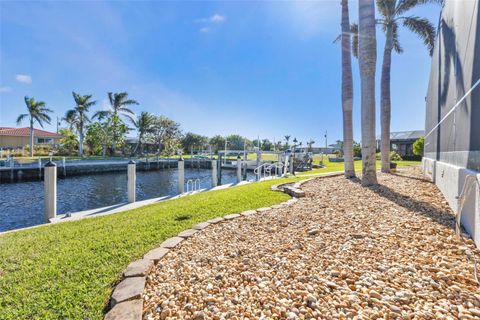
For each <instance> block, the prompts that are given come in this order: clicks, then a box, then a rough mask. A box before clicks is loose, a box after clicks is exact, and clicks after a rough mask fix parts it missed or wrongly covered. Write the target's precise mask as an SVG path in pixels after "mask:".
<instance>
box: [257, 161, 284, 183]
mask: <svg viewBox="0 0 480 320" xmlns="http://www.w3.org/2000/svg"><path fill="white" fill-rule="evenodd" d="M283 165H284V164H283V163H282V162H275V163H264V164H261V165H259V166H258V167H256V168H255V170H253V173H254V174H255V176H256V177H257V181H258V180H261V179H267V178H271V177H272V171H274V174H273V175H274V176H278V173H279V171H280V175H282V174H283V172H282V171H283Z"/></svg>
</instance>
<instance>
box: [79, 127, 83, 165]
mask: <svg viewBox="0 0 480 320" xmlns="http://www.w3.org/2000/svg"><path fill="white" fill-rule="evenodd" d="M79 129H80V132H79V137H80V141H79V146H78V153H79V154H80V157H83V122H80V126H79Z"/></svg>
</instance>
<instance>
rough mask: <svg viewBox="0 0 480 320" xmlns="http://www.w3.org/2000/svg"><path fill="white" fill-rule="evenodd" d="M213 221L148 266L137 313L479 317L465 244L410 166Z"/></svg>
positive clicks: (327, 182)
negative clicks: (370, 182)
mask: <svg viewBox="0 0 480 320" xmlns="http://www.w3.org/2000/svg"><path fill="white" fill-rule="evenodd" d="M379 182H380V184H381V185H380V186H378V187H375V188H371V189H366V188H363V187H361V185H360V184H359V182H358V181H349V180H346V179H344V178H343V177H333V178H322V179H316V180H313V181H310V182H308V183H306V184H304V185H303V186H302V189H303V190H304V191H305V192H306V197H305V198H303V199H301V200H299V201H298V202H297V203H296V204H294V205H292V206H286V207H282V208H275V209H271V210H269V211H266V212H262V213H256V214H252V215H248V216H242V217H239V218H236V219H233V220H230V221H224V222H221V223H218V224H214V225H210V226H208V227H207V228H205V229H204V230H202V231H200V232H198V233H196V234H195V235H193V236H192V237H190V238H188V239H186V240H185V241H183V242H182V243H181V244H180V245H178V246H177V247H175V248H174V249H172V250H171V251H170V252H169V253H168V254H167V255H166V256H165V257H164V258H163V259H162V260H160V261H159V263H158V264H157V265H156V266H155V267H154V268H153V269H152V271H151V273H150V275H149V276H148V277H147V283H146V286H145V291H144V315H143V317H144V319H195V320H201V319H237V320H240V319H480V290H479V289H478V286H477V283H476V281H475V279H474V277H473V271H474V270H473V263H472V261H471V260H470V259H469V258H468V257H467V254H470V255H475V256H476V257H477V259H479V260H480V255H479V251H478V250H477V249H475V247H474V245H473V241H471V240H469V241H467V242H466V243H465V242H464V241H462V240H460V239H459V238H457V237H456V236H455V231H454V218H453V214H452V212H451V210H450V209H449V208H448V206H447V203H446V201H445V200H444V198H443V197H442V195H441V193H440V192H439V191H438V189H437V188H436V187H435V185H433V184H432V183H429V182H426V181H423V180H422V179H421V175H420V172H419V170H418V169H408V170H406V171H401V172H399V173H398V174H397V175H380V176H379Z"/></svg>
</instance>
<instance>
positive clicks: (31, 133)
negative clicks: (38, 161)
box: [30, 119, 33, 157]
mask: <svg viewBox="0 0 480 320" xmlns="http://www.w3.org/2000/svg"><path fill="white" fill-rule="evenodd" d="M30 157H33V119H30Z"/></svg>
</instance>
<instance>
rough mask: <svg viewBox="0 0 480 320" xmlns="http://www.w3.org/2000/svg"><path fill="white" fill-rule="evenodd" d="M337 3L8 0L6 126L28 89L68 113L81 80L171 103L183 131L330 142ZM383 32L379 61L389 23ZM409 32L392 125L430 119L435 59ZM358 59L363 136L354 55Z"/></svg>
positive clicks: (336, 112) (398, 60) (1, 38)
mask: <svg viewBox="0 0 480 320" xmlns="http://www.w3.org/2000/svg"><path fill="white" fill-rule="evenodd" d="M356 3H357V2H356V1H351V8H350V9H351V12H350V16H351V20H352V21H356V20H357V15H358V9H357V5H356ZM340 8H341V7H340V1H339V0H336V1H330V0H321V1H295V2H294V1H284V2H280V1H278V2H275V1H269V2H260V1H259V2H255V1H245V2H240V1H239V2H226V1H225V2H197V1H186V2H179V1H178V2H174V1H168V2H147V1H110V2H96V1H78V2H69V1H52V2H42V1H35V2H27V1H18V2H13V1H11V2H8V1H2V2H0V126H14V125H15V119H16V117H17V116H18V114H20V113H23V112H24V110H25V106H24V102H23V97H24V96H25V95H28V96H34V97H35V98H36V99H38V100H42V101H45V102H46V103H47V106H49V107H50V108H51V109H53V110H54V111H55V114H54V117H56V116H59V117H62V116H63V115H64V114H65V111H66V110H67V109H69V108H71V107H72V106H73V99H72V96H71V91H72V90H75V91H77V92H79V93H81V94H93V95H94V98H95V99H96V100H98V106H97V109H102V108H104V107H105V105H106V104H107V101H106V92H108V91H113V92H120V91H127V92H128V93H129V94H130V96H131V97H132V98H134V99H136V100H138V101H139V102H140V105H139V106H137V107H134V108H133V109H134V111H135V112H136V113H140V111H149V112H152V113H156V114H164V115H166V116H169V117H171V118H173V119H174V120H176V121H178V122H180V123H181V125H182V128H183V130H184V131H193V132H196V133H201V134H205V135H209V136H211V135H214V134H221V135H226V134H230V133H238V134H242V135H245V136H247V137H249V138H252V139H253V138H256V137H257V136H260V137H261V138H269V139H271V140H273V139H274V138H275V139H276V140H278V139H281V138H282V137H283V136H284V135H285V134H290V135H292V136H295V137H297V138H298V139H299V140H300V141H306V140H308V139H310V138H312V139H314V140H315V141H317V143H316V145H323V144H324V143H325V142H324V138H323V135H324V133H325V131H326V130H328V136H329V143H330V142H333V141H334V140H336V139H341V137H342V117H341V100H340V94H341V91H340V85H341V83H340V79H341V78H340V77H341V73H340V72H341V65H340V47H339V45H338V44H333V43H332V41H333V40H334V39H335V38H336V37H337V35H338V34H339V31H340V13H341V12H340ZM439 12H440V8H439V7H436V6H424V7H422V8H419V9H417V10H415V11H412V12H411V14H414V15H420V16H425V17H427V18H429V19H430V20H431V21H432V22H434V24H435V25H436V24H437V21H438V16H439ZM377 38H378V50H379V55H378V62H379V65H380V63H381V60H382V59H381V58H382V55H381V53H382V49H383V41H384V36H383V34H382V33H381V32H380V30H378V33H377ZM400 39H401V42H402V45H403V48H404V50H405V52H404V53H403V54H402V55H395V56H394V57H393V67H392V108H393V110H392V131H403V130H414V129H422V128H423V127H424V121H425V120H424V119H425V108H424V107H425V94H426V90H427V84H428V77H429V70H430V58H429V56H428V54H427V51H426V49H425V47H424V46H423V44H422V42H421V41H420V40H419V39H417V38H416V37H415V36H414V35H412V34H411V33H410V32H409V31H408V30H405V29H402V30H401V33H400ZM353 66H354V70H353V72H354V82H355V101H354V108H355V110H354V128H355V129H354V136H355V139H356V140H360V139H359V138H360V117H359V115H360V104H359V78H358V67H357V61H356V60H353ZM377 76H378V78H379V77H380V69H377ZM377 104H378V100H377ZM378 118H379V117H378V116H377V120H378ZM377 122H378V121H377ZM54 124H55V121H52V125H51V126H48V125H47V126H46V128H47V129H50V130H54V129H55V127H54ZM25 125H27V124H25ZM378 128H379V126H378ZM132 135H133V133H132Z"/></svg>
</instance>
